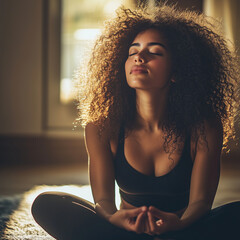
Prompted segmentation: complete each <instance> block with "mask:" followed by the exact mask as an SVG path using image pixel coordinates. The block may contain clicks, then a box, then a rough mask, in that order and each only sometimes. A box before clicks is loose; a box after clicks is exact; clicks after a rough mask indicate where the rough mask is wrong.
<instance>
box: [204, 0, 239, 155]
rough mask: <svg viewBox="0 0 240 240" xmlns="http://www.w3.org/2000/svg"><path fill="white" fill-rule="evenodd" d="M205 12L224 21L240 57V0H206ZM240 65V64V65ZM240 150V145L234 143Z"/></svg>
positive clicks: (224, 29)
mask: <svg viewBox="0 0 240 240" xmlns="http://www.w3.org/2000/svg"><path fill="white" fill-rule="evenodd" d="M203 3H204V4H203V12H204V13H205V14H206V15H208V16H211V17H213V18H217V19H218V20H220V21H221V22H222V27H223V32H224V34H225V36H226V37H227V38H228V39H229V40H230V41H231V42H232V43H234V45H235V49H236V50H237V53H238V56H239V58H240V29H239V23H240V1H239V0H204V2H203ZM239 67H240V66H239ZM238 88H239V92H240V82H239V83H238ZM237 104H238V116H237V117H236V118H235V127H236V135H237V137H240V106H239V105H240V103H237ZM235 147H236V148H237V151H238V152H240V146H239V145H238V147H237V146H236V145H233V148H235Z"/></svg>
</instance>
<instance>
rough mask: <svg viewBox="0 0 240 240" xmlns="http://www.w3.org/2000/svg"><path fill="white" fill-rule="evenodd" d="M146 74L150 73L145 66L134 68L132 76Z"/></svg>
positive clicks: (131, 72)
mask: <svg viewBox="0 0 240 240" xmlns="http://www.w3.org/2000/svg"><path fill="white" fill-rule="evenodd" d="M144 73H148V71H147V68H146V67H144V66H137V65H135V66H133V67H132V69H131V71H130V74H144Z"/></svg>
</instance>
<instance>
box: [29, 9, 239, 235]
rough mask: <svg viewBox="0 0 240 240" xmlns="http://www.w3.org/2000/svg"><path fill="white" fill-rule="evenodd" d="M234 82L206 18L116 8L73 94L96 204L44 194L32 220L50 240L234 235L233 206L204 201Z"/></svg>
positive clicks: (230, 61)
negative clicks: (117, 198)
mask: <svg viewBox="0 0 240 240" xmlns="http://www.w3.org/2000/svg"><path fill="white" fill-rule="evenodd" d="M237 78H238V71H237V63H236V58H235V56H234V54H233V53H232V52H231V51H230V50H229V48H228V47H227V45H226V41H225V40H224V39H223V38H222V37H221V35H219V34H217V33H216V32H215V29H214V26H212V25H211V24H210V23H209V22H208V21H207V19H206V18H205V17H204V16H202V15H198V14H196V13H193V12H188V11H184V12H183V11H182V12H179V11H177V10H176V9H174V8H173V7H167V6H162V7H161V6H158V7H156V8H154V9H151V11H149V12H148V11H147V10H136V11H130V10H128V9H124V8H121V9H119V10H118V12H117V17H116V18H115V19H113V20H111V21H109V22H107V24H106V28H105V31H104V32H103V34H102V35H101V36H100V38H99V39H98V41H97V42H96V44H95V47H94V49H93V53H92V56H91V59H90V61H89V64H88V68H87V71H86V73H85V74H84V80H85V82H83V83H82V85H81V87H80V93H79V100H80V105H79V108H80V119H81V121H82V124H83V125H84V126H85V139H86V148H87V152H88V155H89V170H90V182H91V188H92V192H93V197H94V201H95V204H92V203H89V202H87V201H85V200H84V199H82V198H78V197H76V196H72V195H68V194H65V193H54V192H48V193H43V194H41V195H40V196H38V197H37V198H36V200H35V201H34V203H33V206H32V213H33V216H34V218H35V220H36V221H37V222H38V223H39V224H40V225H41V226H42V227H43V228H44V229H45V230H46V231H47V232H48V233H49V234H51V235H52V236H54V237H55V238H57V239H231V237H233V236H234V234H236V233H237V228H236V226H237V222H239V210H240V203H239V202H234V203H229V204H226V205H224V206H221V207H219V208H216V209H213V210H211V207H212V203H213V201H214V196H215V193H216V190H217V186H218V182H219V173H220V156H221V150H222V147H223V146H226V142H227V140H228V138H229V137H230V135H231V132H232V116H233V97H234V81H235V80H236V79H237ZM115 180H116V181H117V183H118V185H119V187H120V195H121V206H120V209H117V208H116V205H115V194H114V193H115Z"/></svg>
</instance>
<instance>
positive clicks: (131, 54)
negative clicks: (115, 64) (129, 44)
mask: <svg viewBox="0 0 240 240" xmlns="http://www.w3.org/2000/svg"><path fill="white" fill-rule="evenodd" d="M135 54H137V53H130V54H129V55H128V56H133V55H135Z"/></svg>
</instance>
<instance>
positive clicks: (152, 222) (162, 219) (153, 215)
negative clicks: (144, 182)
mask: <svg viewBox="0 0 240 240" xmlns="http://www.w3.org/2000/svg"><path fill="white" fill-rule="evenodd" d="M180 222H181V220H180V218H179V217H178V216H177V215H176V214H174V213H169V212H163V211H160V210H159V209H157V208H155V207H153V206H151V207H149V209H148V224H149V230H148V232H146V233H147V234H149V235H160V234H162V233H164V232H168V231H173V230H177V229H179V228H180Z"/></svg>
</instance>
